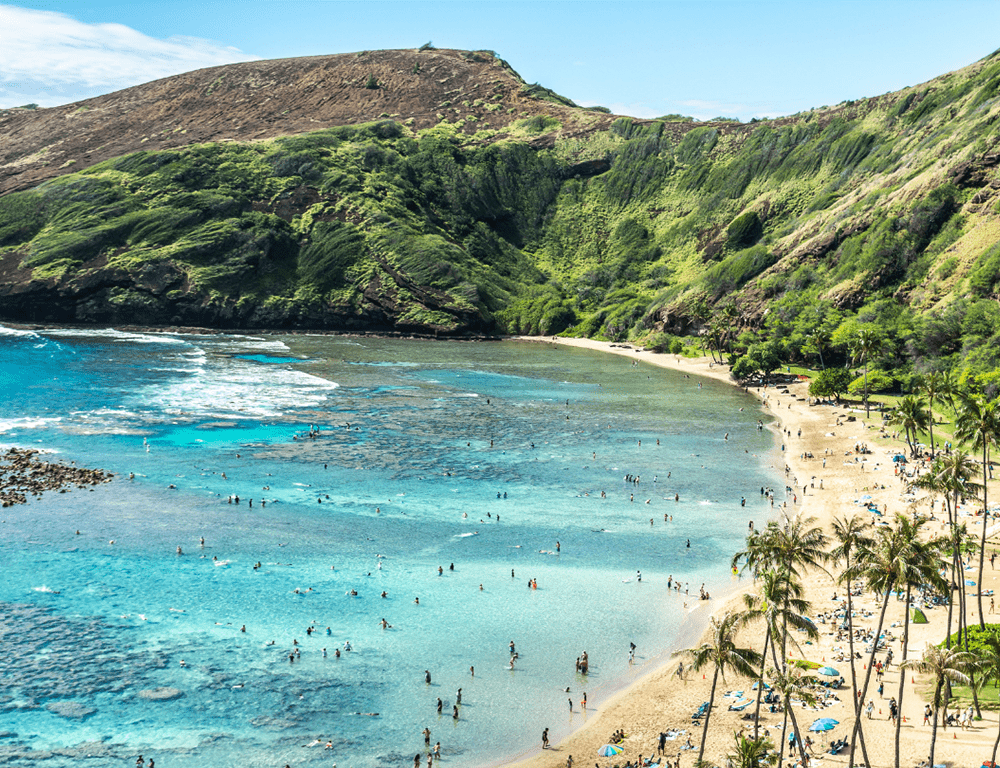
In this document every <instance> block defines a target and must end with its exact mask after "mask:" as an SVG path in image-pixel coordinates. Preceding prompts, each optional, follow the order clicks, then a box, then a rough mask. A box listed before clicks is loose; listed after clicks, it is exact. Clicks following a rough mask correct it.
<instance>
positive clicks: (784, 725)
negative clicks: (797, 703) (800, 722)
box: [778, 696, 788, 768]
mask: <svg viewBox="0 0 1000 768" xmlns="http://www.w3.org/2000/svg"><path fill="white" fill-rule="evenodd" d="M781 702H782V704H783V705H784V706H783V707H782V709H784V710H785V714H784V717H783V718H782V720H781V740H780V741H779V742H778V768H781V766H782V765H783V764H784V762H785V732H786V731H787V730H788V704H787V702H785V697H784V696H782V697H781Z"/></svg>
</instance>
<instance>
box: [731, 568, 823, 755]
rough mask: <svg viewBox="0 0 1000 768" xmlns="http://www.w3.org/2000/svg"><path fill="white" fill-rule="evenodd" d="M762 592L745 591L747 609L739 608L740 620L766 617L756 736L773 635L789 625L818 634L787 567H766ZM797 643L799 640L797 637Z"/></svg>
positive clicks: (814, 637) (810, 634) (811, 637)
mask: <svg viewBox="0 0 1000 768" xmlns="http://www.w3.org/2000/svg"><path fill="white" fill-rule="evenodd" d="M760 579H761V589H760V595H753V594H745V595H743V605H744V610H743V611H742V612H740V614H739V616H740V623H741V624H752V623H755V622H757V621H763V622H764V626H765V627H766V631H765V633H764V648H763V650H762V651H761V657H762V662H761V669H760V674H759V675H758V685H757V704H756V708H755V710H754V725H753V737H754V739H756V738H757V736H758V733H759V726H760V702H761V696H762V695H763V693H764V665H765V664H766V663H767V661H766V659H767V652H768V649H769V648H771V649H772V650H773V642H772V641H773V639H774V638H775V637H778V636H781V635H782V633H783V632H784V630H785V628H786V627H789V626H790V627H792V628H793V629H797V630H799V631H801V632H804V633H805V635H806V638H807V639H809V640H817V639H818V638H819V630H817V629H816V625H815V624H813V623H812V622H811V621H810V620H809V619H807V618H806V617H805V614H806V613H808V611H809V607H810V605H809V602H808V601H807V600H804V599H802V595H803V593H804V590H803V588H802V584H801V583H800V582H799V581H798V580H797V579H794V578H792V577H791V576H790V575H789V574H788V572H787V571H784V570H778V571H764V572H763V573H762V574H761V575H760ZM790 639H792V640H793V642H794V643H795V645H796V646H798V642H797V641H795V639H794V638H790Z"/></svg>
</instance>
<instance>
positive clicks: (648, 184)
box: [0, 56, 1000, 391]
mask: <svg viewBox="0 0 1000 768" xmlns="http://www.w3.org/2000/svg"><path fill="white" fill-rule="evenodd" d="M525 88H526V90H527V91H532V90H533V91H537V92H538V93H537V98H538V99H542V100H546V101H544V102H542V101H540V102H539V103H548V102H550V101H551V100H552V99H553V98H555V97H556V96H557V95H554V94H551V93H550V92H548V91H547V90H545V89H542V88H541V87H539V86H525ZM564 101H566V100H564ZM567 103H568V104H572V103H571V102H568V101H567ZM449 106H450V105H447V104H443V105H436V107H437V108H438V109H439V110H440V122H439V124H438V125H437V126H436V127H434V128H430V129H425V130H413V129H411V128H410V127H408V126H407V125H406V120H405V119H403V118H400V119H399V120H384V121H380V122H376V123H368V124H364V125H357V126H345V127H340V128H333V129H327V130H322V131H318V132H315V133H309V134H303V135H298V136H292V137H287V138H283V139H277V140H272V141H265V142H256V143H235V142H234V143H225V144H201V145H192V146H188V147H186V148H182V149H178V150H170V151H158V152H140V153H136V154H131V155H127V156H124V157H120V158H116V159H114V160H110V161H106V162H104V163H101V164H98V165H96V166H93V167H91V168H88V169H86V170H84V171H81V172H78V173H67V174H66V175H63V176H61V177H59V178H57V179H54V180H52V181H48V182H45V183H43V184H41V185H40V186H38V187H36V188H34V189H32V190H29V191H24V192H17V193H12V194H8V195H6V196H4V197H3V198H0V258H3V262H0V263H2V264H4V265H5V270H6V273H7V274H11V273H13V272H15V271H18V270H19V272H18V277H17V280H19V281H20V283H21V285H22V287H23V285H24V284H25V283H26V282H28V281H32V280H33V281H34V282H33V283H31V285H32V286H33V288H32V290H20V291H14V290H10V289H9V286H0V287H4V288H6V291H5V295H4V296H2V301H0V312H3V313H4V315H5V316H6V317H8V318H10V317H15V318H17V319H32V317H36V318H38V319H63V320H84V321H87V320H91V321H94V320H117V321H128V320H131V321H137V322H141V321H145V322H154V323H155V322H161V323H167V322H185V323H204V324H212V325H230V326H247V325H258V326H276V327H283V326H285V327H287V326H298V327H328V328H368V329H375V330H390V329H395V330H404V331H413V330H421V331H431V332H436V333H438V332H440V333H464V332H477V333H484V332H507V333H526V334H539V333H542V334H551V333H560V332H564V333H572V334H576V335H587V336H595V337H599V338H605V339H610V340H616V341H623V340H633V341H638V342H645V343H648V344H650V345H653V346H656V347H658V348H662V349H668V348H671V346H672V345H673V347H674V348H675V349H676V348H678V345H680V346H683V343H684V342H683V340H684V339H690V337H691V336H692V335H694V334H698V335H701V336H702V337H703V341H705V342H706V343H708V344H709V345H710V346H711V347H712V348H713V351H717V352H718V354H720V355H725V356H727V357H729V358H731V359H732V360H733V362H735V363H736V364H737V368H736V371H737V373H739V374H740V375H751V374H753V373H754V372H756V371H760V370H766V369H773V368H774V367H777V365H779V364H789V363H793V362H795V363H806V364H809V365H811V366H815V367H827V366H837V365H843V364H845V363H854V364H856V365H859V366H860V364H861V357H859V356H858V354H857V350H856V349H855V348H854V347H855V346H856V344H855V339H856V336H857V334H858V333H859V331H860V330H862V329H865V328H869V329H875V330H876V331H877V335H878V337H879V343H878V344H877V345H876V346H874V347H872V348H871V349H869V350H868V352H867V355H866V356H865V359H864V365H865V368H866V376H865V382H866V383H865V384H864V385H863V388H866V390H867V389H874V388H881V387H889V388H896V387H899V386H902V387H904V388H906V387H908V385H909V382H910V379H911V377H912V376H913V374H915V373H926V372H928V371H931V370H950V371H954V372H955V373H956V374H957V375H958V377H959V378H960V379H963V380H964V382H965V383H971V384H974V385H975V386H976V387H980V388H986V389H988V390H993V389H995V388H996V386H997V371H998V370H1000V358H998V354H1000V352H998V350H1000V344H998V343H997V342H998V341H1000V338H998V320H1000V307H998V305H997V301H996V297H997V295H998V293H1000V193H998V191H997V189H998V188H1000V174H998V173H997V166H998V165H1000V149H998V148H997V145H998V142H1000V134H998V131H1000V122H998V121H997V117H998V115H1000V58H998V57H996V56H992V57H988V58H987V59H985V60H983V61H981V62H978V63H977V64H975V65H972V66H970V67H968V68H966V69H964V70H961V71H959V72H955V73H952V74H950V75H946V76H943V77H941V78H938V79H937V80H935V81H932V82H931V83H928V84H925V85H922V86H918V87H915V88H910V89H906V90H904V91H901V92H899V93H895V94H889V95H886V96H882V97H879V98H875V99H869V100H863V101H858V102H853V103H844V104H840V105H837V106H835V107H830V108H821V109H817V110H814V111H811V112H807V113H802V114H799V115H795V116H792V117H789V118H783V119H780V120H776V121H760V122H754V123H753V124H749V125H740V124H738V123H734V122H728V121H727V122H722V121H719V122H713V123H696V122H692V121H691V120H690V119H688V118H682V117H681V116H670V118H671V120H667V119H664V120H656V121H646V122H640V121H635V120H632V119H629V118H619V119H618V120H616V121H614V122H613V123H612V124H611V125H610V128H609V130H594V131H591V132H589V133H587V132H581V131H580V130H573V131H564V129H563V126H562V125H561V124H560V122H559V120H557V119H555V118H553V117H552V116H550V115H547V114H545V113H543V112H540V113H539V114H537V115H533V116H527V117H525V118H523V119H520V120H518V121H516V122H514V123H512V124H510V125H509V126H506V127H503V128H500V129H489V128H483V129H481V130H479V129H477V128H476V126H475V125H473V126H471V128H470V125H469V120H473V119H474V118H473V117H471V116H467V117H465V118H462V119H460V120H459V121H458V122H449V118H448V117H447V113H448V107H449ZM470 130H473V131H477V132H473V133H470ZM68 170H71V169H68ZM679 340H680V341H679ZM837 386H838V387H840V388H841V389H844V390H850V391H856V390H857V386H855V383H854V382H853V381H852V382H846V383H845V382H837ZM852 387H853V389H851V388H852Z"/></svg>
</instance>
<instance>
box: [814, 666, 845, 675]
mask: <svg viewBox="0 0 1000 768" xmlns="http://www.w3.org/2000/svg"><path fill="white" fill-rule="evenodd" d="M816 672H817V673H819V674H821V675H825V676H826V677H840V673H839V672H838V671H837V670H835V669H834V668H833V667H820V668H819V669H817V670H816Z"/></svg>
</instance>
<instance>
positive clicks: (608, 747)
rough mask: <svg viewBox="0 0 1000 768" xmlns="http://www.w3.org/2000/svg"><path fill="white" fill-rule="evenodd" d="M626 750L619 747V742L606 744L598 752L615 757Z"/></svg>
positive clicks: (604, 755) (602, 755) (603, 755)
mask: <svg viewBox="0 0 1000 768" xmlns="http://www.w3.org/2000/svg"><path fill="white" fill-rule="evenodd" d="M624 751H625V750H624V749H622V748H621V747H619V746H618V745H617V744H605V745H604V746H603V747H601V748H600V749H599V750H597V754H599V755H600V756H601V757H614V756H615V755H620V754H621V753H622V752H624Z"/></svg>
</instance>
